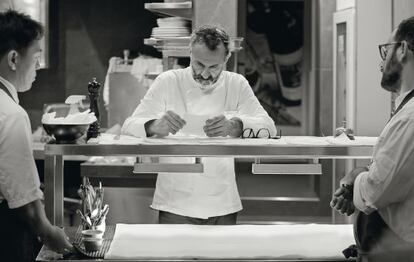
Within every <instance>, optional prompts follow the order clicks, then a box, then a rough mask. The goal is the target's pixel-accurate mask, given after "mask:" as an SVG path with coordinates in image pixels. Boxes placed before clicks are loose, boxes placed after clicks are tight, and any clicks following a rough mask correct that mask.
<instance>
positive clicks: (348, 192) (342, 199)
mask: <svg viewBox="0 0 414 262" xmlns="http://www.w3.org/2000/svg"><path fill="white" fill-rule="evenodd" d="M368 170H369V169H368V168H367V167H357V168H354V169H353V170H352V171H351V172H349V173H348V174H347V175H346V176H344V177H343V178H342V179H341V181H340V182H339V184H340V185H341V186H340V187H339V188H338V189H337V190H336V191H335V193H334V194H333V196H332V200H331V203H330V206H331V207H332V208H333V209H335V210H336V211H338V212H339V213H341V214H346V215H348V216H349V215H351V214H352V213H354V211H355V206H354V202H353V185H354V181H355V179H356V177H357V176H358V175H359V174H360V173H362V172H366V171H368Z"/></svg>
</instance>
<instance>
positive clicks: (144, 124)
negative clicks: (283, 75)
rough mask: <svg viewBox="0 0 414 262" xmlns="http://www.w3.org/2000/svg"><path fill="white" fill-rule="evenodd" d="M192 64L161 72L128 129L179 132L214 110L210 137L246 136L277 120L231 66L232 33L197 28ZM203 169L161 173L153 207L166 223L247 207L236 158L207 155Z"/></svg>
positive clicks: (228, 219) (226, 218)
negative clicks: (193, 117) (192, 119)
mask: <svg viewBox="0 0 414 262" xmlns="http://www.w3.org/2000/svg"><path fill="white" fill-rule="evenodd" d="M190 53H191V55H190V66H189V67H187V68H185V69H178V70H170V71H167V72H164V73H162V74H161V75H159V76H158V77H157V78H156V80H155V81H154V83H153V85H152V86H151V88H150V89H149V90H148V92H147V94H146V95H145V97H144V99H143V100H142V101H141V103H140V105H139V106H138V107H137V109H136V110H135V112H134V113H133V115H132V116H131V117H129V118H128V119H127V120H126V121H125V123H124V125H123V127H122V132H123V133H124V134H128V135H133V136H138V137H147V136H159V137H163V136H167V135H168V134H170V133H171V134H176V133H177V132H179V131H180V130H181V129H182V128H183V127H184V125H185V124H186V123H185V120H184V119H183V116H184V115H185V114H186V113H188V114H195V115H208V116H210V119H208V120H207V121H206V122H205V126H204V132H205V134H206V135H207V136H209V137H220V136H223V137H225V136H230V137H240V136H241V135H242V131H243V129H246V128H251V129H252V130H254V131H257V130H258V129H260V128H266V129H268V130H269V134H270V135H271V136H274V135H275V134H276V128H275V126H274V123H273V120H272V119H271V118H270V117H269V116H268V115H267V113H266V111H264V109H263V108H262V106H261V105H260V104H259V102H258V100H257V98H256V97H255V96H254V94H253V91H252V89H251V87H250V86H249V84H248V82H247V80H246V79H245V78H244V77H243V76H241V75H239V74H236V73H232V72H228V71H225V70H224V68H225V64H226V62H227V59H228V58H229V56H230V51H229V36H228V35H227V33H226V32H225V31H224V30H222V29H220V28H217V27H214V26H203V27H201V28H199V29H197V30H195V31H194V32H193V34H192V36H191V42H190ZM160 162H169V163H194V158H185V157H182V158H163V159H160ZM202 163H203V165H204V172H203V173H182V174H176V173H174V174H171V173H159V174H158V178H157V185H156V190H155V195H154V199H153V203H152V206H151V207H152V208H154V209H156V210H159V211H160V212H159V222H160V223H164V224H183V223H184V224H209V225H224V224H235V223H236V219H237V212H238V211H240V210H241V209H242V205H241V201H240V197H239V194H238V191H237V186H236V181H235V172H234V159H233V158H214V157H208V158H203V159H202Z"/></svg>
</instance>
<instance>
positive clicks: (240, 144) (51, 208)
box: [44, 137, 375, 226]
mask: <svg viewBox="0 0 414 262" xmlns="http://www.w3.org/2000/svg"><path fill="white" fill-rule="evenodd" d="M305 138H306V139H305ZM118 139H119V138H118ZM357 141H359V140H358V138H357ZM361 141H363V142H361V143H357V142H349V143H347V142H345V143H342V142H339V143H338V144H332V143H327V141H326V138H323V137H320V138H319V137H283V138H282V139H279V140H273V139H270V140H267V139H201V140H200V139H187V140H174V139H135V140H134V139H130V140H123V139H122V138H121V139H120V140H117V139H115V140H112V141H108V140H107V141H101V142H104V144H79V145H59V144H47V145H46V146H45V150H44V158H45V185H46V190H45V206H46V207H45V208H46V214H47V216H48V218H49V220H50V221H51V223H52V224H54V225H59V226H62V225H63V176H64V172H63V166H64V161H63V158H64V157H66V156H182V157H184V156H193V157H220V156H222V157H235V158H255V159H261V158H272V159H273V158H281V159H292V158H294V159H295V158H296V159H313V160H318V159H368V158H370V157H371V155H372V151H373V146H374V144H375V139H365V140H364V139H361ZM121 143H122V144H121Z"/></svg>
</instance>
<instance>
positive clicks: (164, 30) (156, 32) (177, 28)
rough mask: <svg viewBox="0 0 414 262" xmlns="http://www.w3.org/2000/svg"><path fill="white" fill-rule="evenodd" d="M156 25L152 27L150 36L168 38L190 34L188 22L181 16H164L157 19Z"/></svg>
mask: <svg viewBox="0 0 414 262" xmlns="http://www.w3.org/2000/svg"><path fill="white" fill-rule="evenodd" d="M157 24H158V27H154V28H153V29H152V35H151V37H154V38H169V37H186V36H189V35H190V28H189V27H188V26H187V25H188V22H187V21H186V20H185V19H183V18H181V17H166V18H159V19H157Z"/></svg>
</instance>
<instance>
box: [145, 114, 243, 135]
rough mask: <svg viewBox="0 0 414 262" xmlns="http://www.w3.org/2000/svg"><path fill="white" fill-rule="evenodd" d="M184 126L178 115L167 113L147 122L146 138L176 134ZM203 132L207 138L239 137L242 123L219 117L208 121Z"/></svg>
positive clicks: (222, 116)
mask: <svg viewBox="0 0 414 262" xmlns="http://www.w3.org/2000/svg"><path fill="white" fill-rule="evenodd" d="M185 124H186V122H185V120H184V119H182V118H181V117H180V116H179V115H178V114H176V113H174V112H173V111H167V112H166V113H165V114H164V115H163V116H162V117H161V118H159V119H155V120H151V121H148V122H147V123H146V124H145V131H146V133H147V136H153V135H157V136H160V137H164V136H168V134H169V133H171V134H176V133H177V132H178V131H179V130H180V129H182V128H183V127H184V125H185ZM203 130H204V132H205V133H206V135H207V136H209V137H217V136H231V137H239V136H241V134H242V131H243V122H242V121H241V120H240V119H239V118H237V117H234V118H232V119H227V118H226V117H225V116H224V115H219V116H216V117H213V118H210V119H208V120H207V121H206V124H205V126H204V127H203Z"/></svg>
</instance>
